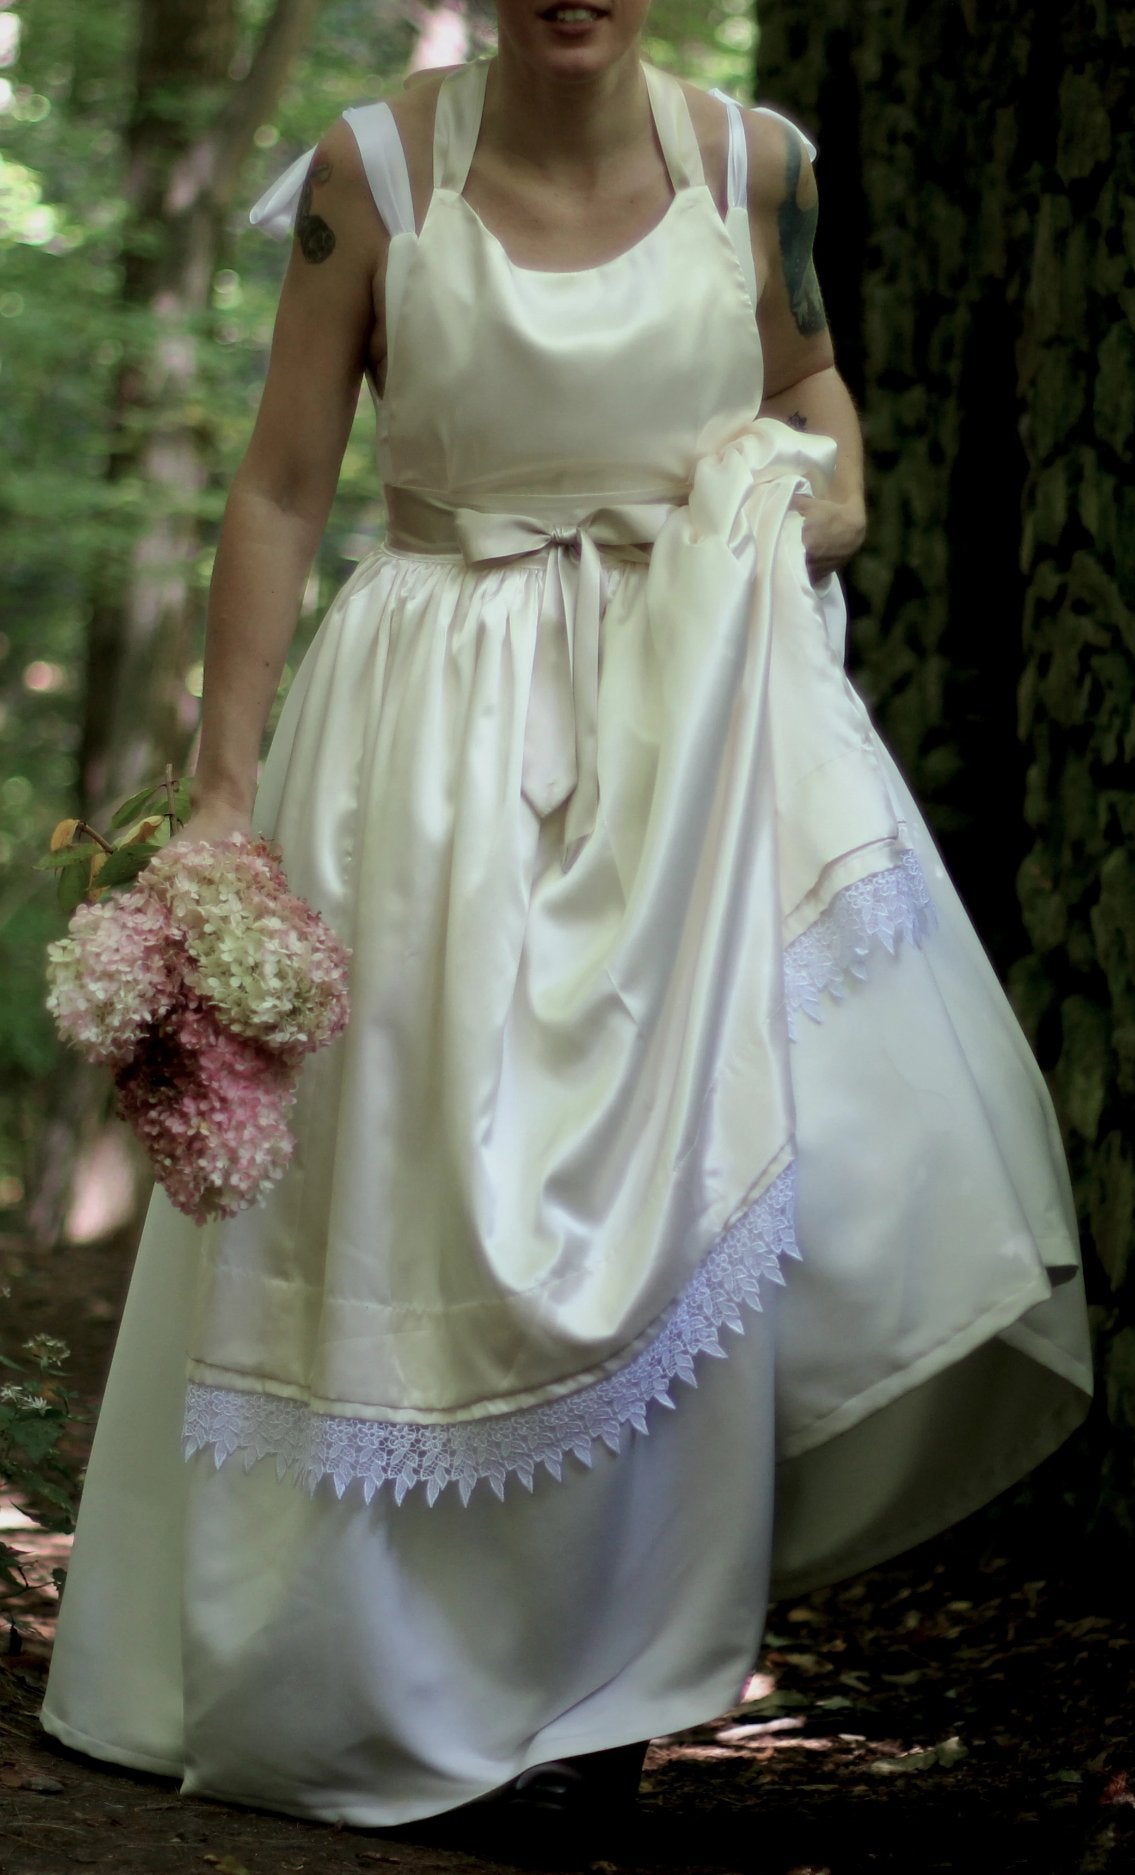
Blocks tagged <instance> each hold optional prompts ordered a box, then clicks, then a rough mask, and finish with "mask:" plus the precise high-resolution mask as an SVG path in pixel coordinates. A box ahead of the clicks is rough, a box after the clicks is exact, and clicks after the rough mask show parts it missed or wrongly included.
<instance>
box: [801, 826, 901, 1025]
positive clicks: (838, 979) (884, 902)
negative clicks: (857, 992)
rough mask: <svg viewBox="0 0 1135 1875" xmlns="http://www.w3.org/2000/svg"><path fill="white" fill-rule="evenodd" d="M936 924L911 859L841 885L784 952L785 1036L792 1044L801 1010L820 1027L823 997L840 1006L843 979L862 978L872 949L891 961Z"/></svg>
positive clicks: (843, 989) (843, 985) (845, 980)
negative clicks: (879, 948)
mask: <svg viewBox="0 0 1135 1875" xmlns="http://www.w3.org/2000/svg"><path fill="white" fill-rule="evenodd" d="M937 922H938V921H937V917H936V915H935V912H934V905H933V901H932V899H931V897H930V888H929V886H928V885H927V883H926V875H925V874H924V872H923V870H922V867H921V865H920V863H919V860H918V856H917V854H915V853H911V852H905V853H903V854H902V855H901V857H900V859H899V862H898V864H897V865H895V866H887V867H885V868H884V869H883V870H882V871H880V872H872V873H868V875H867V877H866V878H865V879H856V880H855V881H854V883H853V884H851V885H845V886H844V887H843V889H842V890H841V891H839V892H837V893H836V895H835V897H834V898H833V899H832V902H831V904H830V905H829V906H828V908H827V910H826V911H824V912H823V913H821V915H820V917H819V918H817V920H816V922H815V924H812V925H809V926H808V929H807V930H806V931H802V932H801V933H800V936H799V937H798V938H794V939H793V941H792V943H791V944H789V945H788V947H787V948H786V950H785V953H784V999H785V1003H786V1005H787V1008H788V1033H789V1036H790V1037H791V1038H792V1039H793V1040H795V1037H796V1017H797V1016H798V1014H799V1013H800V1011H801V1010H803V1011H804V1013H805V1015H808V1016H811V1018H812V1020H813V1022H822V1021H823V1003H822V998H823V997H824V995H825V994H827V995H828V996H833V997H834V998H835V999H836V1001H837V1002H838V1001H841V1000H842V998H843V995H844V991H845V989H846V987H847V980H848V978H849V977H858V978H860V979H861V980H862V979H864V978H865V977H866V975H867V958H868V956H869V955H870V953H871V951H872V950H874V949H875V948H876V946H878V945H882V947H883V949H884V950H885V951H889V952H890V954H891V955H892V956H893V955H894V954H895V952H896V951H897V950H898V948H899V945H900V943H901V942H902V941H903V939H904V938H905V939H906V941H907V943H909V944H914V945H916V946H921V944H922V941H923V939H924V938H925V937H927V936H929V934H930V932H931V931H933V929H934V927H935V925H936V924H937Z"/></svg>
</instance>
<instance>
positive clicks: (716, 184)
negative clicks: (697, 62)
mask: <svg viewBox="0 0 1135 1875" xmlns="http://www.w3.org/2000/svg"><path fill="white" fill-rule="evenodd" d="M678 82H679V84H680V85H681V87H682V92H683V95H684V97H685V100H686V105H687V107H688V109H689V113H690V121H691V123H692V124H693V127H694V134H695V135H696V137H697V140H698V144H699V146H700V148H701V153H702V162H703V163H704V165H705V173H706V180H707V182H708V183H709V185H710V187H711V189H713V191H714V193H715V194H718V195H721V194H722V192H723V190H724V187H725V177H726V172H727V168H728V163H729V135H730V131H729V116H730V113H729V111H728V109H727V107H726V105H725V103H724V101H723V99H722V98H721V97H720V96H716V95H715V94H714V93H713V92H711V91H704V90H702V88H701V86H700V85H695V84H692V83H691V82H690V81H689V80H688V79H684V78H683V79H679V81H678ZM740 119H741V124H742V126H743V130H744V136H745V150H746V157H747V167H748V185H749V205H750V207H751V208H752V209H754V210H756V211H758V212H759V211H760V209H761V208H762V207H768V206H772V207H775V206H776V204H777V203H779V202H781V201H783V199H784V194H785V186H786V181H787V178H788V173H789V171H795V172H796V174H799V171H800V169H801V167H803V168H805V169H806V168H807V167H808V165H809V160H810V154H809V153H810V147H811V146H810V145H809V144H808V141H807V139H806V138H805V136H804V134H803V132H802V131H800V130H799V129H797V127H796V126H795V125H794V124H793V123H792V122H791V120H790V119H788V118H787V117H784V116H782V115H781V114H780V112H779V111H776V110H774V109H771V108H770V107H769V106H767V105H761V106H756V107H750V106H746V105H742V106H741V111H740Z"/></svg>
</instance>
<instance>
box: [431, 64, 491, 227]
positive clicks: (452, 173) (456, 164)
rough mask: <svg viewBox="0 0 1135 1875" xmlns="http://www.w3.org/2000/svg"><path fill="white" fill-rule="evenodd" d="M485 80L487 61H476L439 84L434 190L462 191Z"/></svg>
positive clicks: (478, 123) (474, 144)
mask: <svg viewBox="0 0 1135 1875" xmlns="http://www.w3.org/2000/svg"><path fill="white" fill-rule="evenodd" d="M488 79H489V62H488V60H487V59H477V60H476V61H475V63H474V64H472V65H462V66H460V67H459V68H458V70H457V71H455V72H449V73H447V75H446V76H445V77H444V78H443V79H442V81H441V89H440V91H439V92H438V94H437V110H436V113H435V116H434V188H435V189H452V190H453V192H454V194H455V195H460V194H461V191H462V189H463V188H464V187H465V181H466V178H467V177H468V174H469V165H470V163H471V162H472V161H473V152H474V150H475V149H476V147H477V138H478V136H479V135H480V132H481V117H482V114H483V112H484V108H485V86H486V85H487V83H488Z"/></svg>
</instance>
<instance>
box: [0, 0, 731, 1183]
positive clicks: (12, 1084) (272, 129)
mask: <svg viewBox="0 0 1135 1875" xmlns="http://www.w3.org/2000/svg"><path fill="white" fill-rule="evenodd" d="M270 12H271V0H242V6H241V15H240V17H241V44H240V45H239V46H238V49H237V54H236V57H235V59H234V62H233V67H232V69H233V72H234V73H235V74H239V73H240V71H241V70H242V69H243V68H244V67H245V66H246V64H247V61H248V58H249V56H250V53H251V49H252V47H253V45H254V43H255V36H256V34H257V33H258V32H259V30H260V29H261V27H262V26H263V24H264V21H265V20H266V18H267V17H268V15H269V13H270ZM751 12H752V9H751V6H750V5H749V0H712V4H709V5H708V6H707V5H705V4H703V3H702V0H655V6H654V9H653V11H652V14H651V18H650V37H649V40H648V45H647V51H648V55H649V56H650V57H651V58H652V59H653V60H654V61H656V62H657V63H658V64H659V65H662V66H665V67H668V68H670V69H675V70H682V71H685V72H687V73H689V74H690V75H691V76H693V77H694V78H696V79H697V80H698V81H699V82H702V83H707V84H709V83H713V84H723V85H725V86H727V87H729V88H731V89H733V90H736V91H737V92H738V93H739V94H742V95H743V94H744V91H745V88H746V82H747V74H748V73H749V71H750V69H751V65H752V51H751V45H752V36H753V31H754V29H753V27H752V21H751ZM469 14H470V18H471V20H472V22H473V27H474V33H475V37H476V39H477V41H478V43H482V44H486V43H488V39H489V29H488V20H489V17H490V14H491V8H490V7H489V6H488V5H487V3H486V0H475V4H471V5H470V8H469ZM410 15H411V9H410V8H409V7H407V6H405V5H403V4H401V3H400V0H325V4H324V5H323V6H322V8H321V10H320V11H319V13H318V15H317V20H316V24H315V27H314V30H313V32H312V35H311V38H310V42H309V44H308V46H307V47H306V48H305V50H304V52H303V54H302V55H301V56H300V57H299V58H298V59H297V60H296V62H295V64H294V67H293V70H292V72H291V74H290V77H289V82H288V84H287V87H286V89H285V91H284V93H283V95H282V97H281V99H280V101H279V105H278V108H277V109H276V111H275V112H274V115H273V118H272V121H271V122H269V123H265V124H263V125H261V126H260V128H259V129H258V131H257V133H256V137H255V148H254V152H253V154H252V156H251V157H250V159H249V161H248V164H247V172H246V175H245V176H244V178H243V179H242V183H241V187H240V189H239V191H238V198H237V201H236V203H235V205H234V207H233V209H232V212H231V215H230V217H229V227H228V251H227V253H226V254H225V255H223V257H222V265H221V267H220V268H219V270H218V272H217V274H216V276H215V279H214V283H213V292H212V298H211V305H210V307H209V310H208V312H207V313H206V314H205V315H203V316H202V317H201V319H200V320H199V321H198V322H197V324H196V326H195V327H194V328H193V335H194V336H195V337H197V338H199V339H200V340H201V341H202V343H201V344H200V345H199V347H198V357H199V360H200V363H199V367H198V370H197V372H196V374H195V377H194V379H193V381H192V384H191V386H190V389H189V391H188V393H184V394H183V393H179V396H182V399H183V401H182V403H181V405H180V406H179V407H178V408H176V409H174V408H168V409H166V410H164V412H163V415H164V416H166V417H168V419H169V421H170V423H171V425H178V424H188V425H190V426H191V427H192V428H193V430H194V431H195V433H196V434H198V435H199V436H201V437H203V438H204V439H206V442H207V447H208V451H209V459H210V474H209V478H208V482H207V485H206V487H205V488H204V489H203V490H202V491H201V492H200V493H199V494H198V495H197V496H196V497H194V501H195V504H196V507H197V510H198V512H199V514H200V516H201V518H202V521H203V527H204V545H203V548H202V551H201V554H200V556H199V563H198V564H197V566H196V567H195V568H194V577H195V583H196V596H197V599H198V601H199V602H200V601H203V596H204V593H205V590H206V587H207V584H208V579H209V573H210V569H211V565H212V553H213V542H214V541H215V536H216V529H217V526H218V524H219V520H220V515H221V510H222V507H223V504H224V496H225V490H226V488H227V486H228V483H229V480H230V478H231V476H232V473H233V471H234V469H235V468H236V465H237V463H238V461H239V459H240V455H241V452H242V450H243V448H244V446H245V443H246V441H247V438H248V433H249V429H250V426H251V423H252V419H253V416H254V414H255V409H256V404H257V400H258V397H259V390H260V384H261V381H262V378H263V372H264V365H265V359H266V355H267V348H268V343H269V340H270V337H271V330H272V320H273V312H274V305H275V300H276V295H277V293H278V290H279V283H280V279H281V277H282V274H283V270H284V266H285V263H286V259H287V253H286V248H285V247H284V246H283V244H277V243H273V242H271V241H268V240H265V239H264V238H263V236H262V235H260V234H259V233H257V232H255V231H254V230H253V229H251V228H250V227H249V225H248V221H247V213H246V211H247V206H248V204H249V203H250V202H252V201H253V200H254V199H255V198H256V196H257V195H258V194H259V193H260V192H261V191H262V190H263V189H264V188H265V187H266V186H267V185H268V183H269V182H270V181H271V180H272V179H273V178H274V177H275V176H276V175H278V174H279V173H280V171H281V170H282V169H283V168H285V167H286V166H287V164H288V163H290V162H291V161H292V160H293V159H294V158H295V157H296V156H297V155H299V154H300V152H301V151H303V150H304V149H305V148H307V147H308V146H309V145H311V144H312V143H314V142H315V141H316V139H317V138H318V136H319V135H320V133H321V132H322V131H323V129H324V128H325V127H326V125H327V124H328V123H329V122H331V121H332V120H333V119H334V118H335V117H336V116H338V114H339V113H340V112H341V111H342V110H343V109H344V107H345V106H346V105H348V104H352V103H359V102H361V101H365V100H366V99H368V98H375V97H381V96H383V95H385V94H388V93H390V92H392V91H394V90H395V89H397V87H398V86H399V84H400V83H401V75H402V73H403V71H404V69H405V66H406V63H407V60H408V58H409V55H410V53H411V51H412V47H413V41H414V29H413V26H412V24H411V21H410ZM136 32H137V17H136V10H135V9H134V8H133V7H122V6H93V5H91V4H90V0H37V3H36V5H35V6H34V7H33V6H31V5H30V4H27V0H15V3H14V4H13V5H10V6H8V7H7V8H5V9H4V10H3V11H2V12H0V60H2V59H4V58H7V63H4V64H0V136H2V139H3V145H4V152H3V155H2V156H0V277H2V284H0V359H2V363H0V565H3V568H4V576H3V577H4V586H5V590H4V593H3V603H2V608H0V610H2V614H3V620H4V624H3V630H2V631H0V737H2V738H3V740H4V744H5V753H6V760H5V764H4V773H3V776H2V777H0V880H2V881H3V883H2V884H0V981H3V984H4V990H5V994H4V997H3V1000H2V1003H0V1210H2V1209H3V1208H4V1206H5V1205H6V1204H7V1205H11V1204H12V1203H13V1202H14V1201H15V1200H16V1198H17V1197H18V1194H19V1191H20V1188H21V1184H22V1182H23V1181H24V1178H25V1173H26V1159H27V1144H28V1141H29V1139H30V1138H31V1136H32V1135H33V1133H34V1130H35V1127H36V1125H37V1122H38V1117H39V1090H38V1086H37V1083H38V1082H39V1081H40V1080H41V1078H42V1076H43V1075H44V1073H45V1071H46V1070H47V1068H48V1067H49V1065H50V1063H51V1061H52V1059H53V1051H54V1046H55V1044H54V1038H53V1035H52V1031H51V1027H50V1023H49V1021H48V1018H47V1016H46V1013H45V1012H44V1010H43V1006H42V1005H43V964H42V957H43V949H44V946H45V944H46V942H47V941H48V940H49V939H50V938H52V937H55V936H58V935H59V933H60V931H61V929H62V913H61V911H60V909H59V908H58V907H57V906H56V905H55V904H54V903H53V902H52V901H53V897H54V895H53V893H52V891H51V890H50V884H49V882H48V881H45V879H44V878H43V876H42V875H41V874H37V873H36V871H35V862H36V860H37V859H38V857H39V855H40V854H41V853H42V852H43V851H44V850H45V848H46V847H47V844H48V839H49V836H50V833H51V829H52V827H53V826H54V824H55V822H56V821H57V820H58V818H59V816H60V814H61V813H64V812H67V811H69V810H70V811H75V806H76V799H75V793H76V774H77V755H78V746H77V745H78V730H77V722H78V720H79V707H80V702H81V698H82V694H83V686H84V664H85V659H86V656H87V639H86V634H87V624H88V618H89V615H90V601H91V594H92V592H93V590H95V588H96V587H101V588H102V589H103V590H105V589H106V587H107V585H108V584H111V585H112V584H113V582H114V580H115V578H125V577H126V574H127V571H128V568H129V564H130V556H131V552H132V550H133V547H134V543H135V541H136V539H137V538H138V535H139V533H140V531H141V529H142V528H143V526H144V525H145V524H146V523H147V521H149V520H151V519H152V518H153V508H154V503H155V495H154V491H153V490H152V489H151V488H148V487H147V486H146V485H145V483H144V482H143V481H142V479H141V477H140V475H139V474H137V473H135V472H130V471H129V470H127V471H126V472H124V473H122V474H120V475H118V476H117V477H115V478H110V477H108V475H107V464H108V456H109V452H110V446H111V427H110V417H111V411H112V405H113V398H114V389H115V384H116V380H117V378H118V375H119V373H120V372H122V371H124V370H128V369H132V368H133V365H132V361H134V360H136V359H138V358H140V357H143V358H144V357H145V356H147V355H148V354H149V353H150V352H151V351H152V350H153V349H154V344H153V342H154V337H155V333H154V329H153V325H152V321H151V317H150V315H149V314H147V313H146V312H145V311H140V310H138V309H137V308H131V307H130V306H128V305H127V304H126V303H125V302H124V300H123V298H122V292H121V288H122V280H123V262H124V255H123V251H122V249H123V230H124V225H125V213H126V211H125V207H124V200H125V193H126V187H125V185H126V180H127V178H126V175H125V172H124V160H123V149H124V142H123V140H124V134H125V131H126V128H127V124H128V121H129V116H130V112H131V107H132V101H133V100H132V85H133V66H134V57H135V50H136V47H135V41H136ZM5 34H7V35H8V37H7V38H5V36H4V35H5ZM5 48H6V50H5ZM212 96H213V93H212V92H210V97H212ZM147 102H148V103H149V104H150V105H151V106H153V105H154V102H155V100H154V99H153V98H152V97H150V98H149V99H148V100H147ZM163 102H164V103H168V102H169V100H168V99H164V100H163ZM179 108H180V106H179ZM210 108H212V107H211V106H210ZM135 245H136V247H137V243H136V244H135ZM373 447H374V446H373V418H372V414H371V410H370V408H369V399H368V398H366V397H364V398H363V399H362V400H361V404H360V411H359V417H358V421H357V422H356V425H355V428H354V432H353V434H352V437H351V440H350V443H349V445H348V449H347V455H346V460H345V462H344V466H343V474H342V479H341V483H340V489H339V495H338V498H337V501H336V504H335V508H334V512H333V514H332V516H331V520H330V522H329V525H328V527H327V530H326V534H325V537H324V541H323V544H322V547H321V550H320V553H319V557H318V560H317V563H316V567H315V569H314V571H313V574H312V578H311V580H310V582H309V585H308V590H307V593H306V595H305V600H304V607H303V617H302V619H301V625H300V630H299V633H298V634H297V638H296V642H295V646H294V649H293V653H292V655H291V657H290V659H289V663H288V666H287V669H286V671H285V674H284V683H283V687H282V691H281V699H282V696H283V694H284V693H285V692H286V689H287V686H288V684H289V683H290V681H291V678H292V676H293V674H294V671H295V669H296V668H297V666H298V663H299V660H300V658H301V657H302V655H303V652H304V650H305V649H306V646H307V643H308V642H309V640H310V637H311V635H312V633H313V631H314V629H315V626H316V625H317V623H318V620H319V618H320V616H321V614H322V612H323V610H324V608H325V606H326V605H327V603H328V602H329V600H330V598H331V596H332V594H333V592H334V591H335V590H336V588H337V587H338V586H339V585H340V584H341V583H342V581H343V580H344V579H345V578H346V577H347V576H348V575H349V574H350V572H351V571H352V570H353V568H354V565H355V563H356V562H357V561H358V560H359V559H360V558H361V557H362V556H363V555H364V554H365V553H367V552H369V551H370V550H371V548H372V547H373V546H374V545H375V544H376V542H377V540H378V539H379V538H380V536H381V527H382V514H381V506H380V503H379V499H378V490H377V485H376V478H375V473H374V460H373ZM200 683H201V668H200V647H198V648H197V651H196V653H195V655H194V657H193V659H192V661H191V664H190V667H189V669H188V670H187V671H186V673H185V690H184V712H183V714H184V717H185V720H186V721H187V722H190V721H192V719H193V716H194V714H195V711H196V698H197V696H198V695H199V694H200ZM170 753H171V755H174V756H176V751H171V752H170ZM79 870H80V869H78V868H76V869H73V873H72V877H73V880H74V882H75V883H78V880H79ZM63 876H67V875H66V874H64V875H63Z"/></svg>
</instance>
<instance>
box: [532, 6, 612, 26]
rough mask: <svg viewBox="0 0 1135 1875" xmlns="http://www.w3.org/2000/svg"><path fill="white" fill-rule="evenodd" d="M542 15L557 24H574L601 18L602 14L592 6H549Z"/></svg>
mask: <svg viewBox="0 0 1135 1875" xmlns="http://www.w3.org/2000/svg"><path fill="white" fill-rule="evenodd" d="M543 17H544V18H545V19H546V20H553V21H554V22H555V23H556V25H558V26H575V25H578V24H579V23H581V22H583V23H586V22H587V21H589V20H599V19H602V17H603V15H602V14H601V13H599V12H597V11H596V10H595V8H594V7H549V9H548V11H547V12H546V13H545V14H544V16H543Z"/></svg>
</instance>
